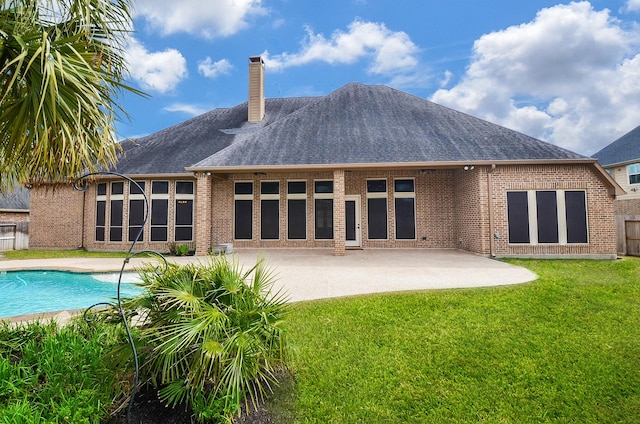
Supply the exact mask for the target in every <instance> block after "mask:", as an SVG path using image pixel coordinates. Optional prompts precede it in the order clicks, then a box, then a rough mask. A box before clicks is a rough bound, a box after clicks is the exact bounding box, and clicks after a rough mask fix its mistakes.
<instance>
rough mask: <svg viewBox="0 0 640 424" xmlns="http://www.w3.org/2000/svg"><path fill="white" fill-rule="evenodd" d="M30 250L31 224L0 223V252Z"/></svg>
mask: <svg viewBox="0 0 640 424" xmlns="http://www.w3.org/2000/svg"><path fill="white" fill-rule="evenodd" d="M28 248H29V222H28V221H21V222H9V223H0V251H4V250H21V249H28Z"/></svg>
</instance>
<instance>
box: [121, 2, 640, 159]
mask: <svg viewBox="0 0 640 424" xmlns="http://www.w3.org/2000/svg"><path fill="white" fill-rule="evenodd" d="M133 4H134V8H135V10H134V32H133V34H132V35H131V39H130V40H129V43H128V46H127V57H128V61H129V69H130V74H131V75H130V78H131V81H130V83H131V84H132V85H134V86H136V87H138V88H141V89H142V90H144V91H146V92H147V93H148V94H150V96H151V97H150V98H146V99H145V98H139V97H136V96H133V95H129V94H125V95H123V97H122V98H121V100H120V102H121V104H122V105H123V106H124V108H125V110H126V111H127V113H128V114H129V116H130V120H128V121H127V120H123V122H120V123H118V125H117V137H118V138H119V139H122V138H131V137H139V136H144V135H147V134H150V133H153V132H156V131H159V130H161V129H163V128H166V127H169V126H171V125H173V124H176V123H178V122H181V121H184V120H186V119H189V118H191V117H193V116H195V115H198V114H200V113H203V112H206V111H208V110H210V109H213V108H217V107H230V106H234V105H237V104H239V103H242V102H245V101H246V99H247V68H248V57H249V56H253V55H262V56H263V57H264V58H265V62H266V74H265V92H266V97H272V98H273V97H294V96H316V95H324V94H327V93H329V92H331V91H333V90H335V89H337V88H339V87H341V86H342V85H344V84H346V83H348V82H352V81H358V82H362V83H365V84H384V85H388V86H391V87H394V88H397V89H399V90H402V91H405V92H408V93H411V94H414V95H416V96H419V97H422V98H425V99H428V100H431V101H435V102H436V103H439V104H442V105H445V106H448V107H451V108H453V109H457V110H460V111H463V112H466V113H469V114H471V115H474V116H477V117H479V118H483V119H486V120H489V121H491V122H495V123H498V124H501V125H504V126H506V127H509V128H512V129H515V130H518V131H521V132H523V133H525V134H528V135H531V136H534V137H537V138H540V139H543V140H546V141H549V142H552V143H554V144H556V145H559V146H562V147H565V148H568V149H571V150H573V151H576V152H578V153H582V154H585V155H591V154H593V153H595V152H596V151H597V150H599V149H600V148H602V147H604V146H605V145H607V144H608V143H610V142H611V141H613V140H614V139H616V138H618V137H619V136H621V135H622V134H624V133H626V132H628V131H630V130H631V129H633V128H635V127H636V126H638V125H640V0H617V1H614V0H608V1H605V0H591V1H590V2H588V1H579V2H564V3H559V2H558V1H543V0H527V1H514V0H483V1H480V0H448V1H440V0H395V1H387V0H323V1H319V0H181V1H175V0H133Z"/></svg>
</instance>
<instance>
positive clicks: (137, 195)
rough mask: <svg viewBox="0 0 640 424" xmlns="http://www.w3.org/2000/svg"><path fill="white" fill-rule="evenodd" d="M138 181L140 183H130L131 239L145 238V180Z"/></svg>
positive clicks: (140, 239) (139, 239)
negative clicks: (143, 231)
mask: <svg viewBox="0 0 640 424" xmlns="http://www.w3.org/2000/svg"><path fill="white" fill-rule="evenodd" d="M136 183H137V184H138V185H135V184H134V183H129V241H134V240H138V241H142V240H143V239H144V234H143V233H142V232H141V231H142V229H143V228H142V226H143V225H144V181H136ZM138 186H139V187H138ZM138 234H140V237H138Z"/></svg>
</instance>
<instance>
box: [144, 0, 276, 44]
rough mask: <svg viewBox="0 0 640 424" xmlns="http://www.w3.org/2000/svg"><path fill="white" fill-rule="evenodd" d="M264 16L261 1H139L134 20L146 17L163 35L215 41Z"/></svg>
mask: <svg viewBox="0 0 640 424" xmlns="http://www.w3.org/2000/svg"><path fill="white" fill-rule="evenodd" d="M265 13H266V10H265V9H264V8H263V7H262V0H181V1H175V0H136V2H135V11H134V17H144V18H145V19H146V20H147V22H149V24H150V25H151V26H152V27H153V28H155V29H158V30H160V31H161V32H162V33H164V34H174V33H178V32H186V33H188V34H196V35H199V36H202V37H205V38H214V37H226V36H229V35H232V34H235V33H236V32H238V31H240V30H242V29H243V28H245V27H247V25H248V23H247V19H248V18H250V17H251V16H255V15H262V14H265Z"/></svg>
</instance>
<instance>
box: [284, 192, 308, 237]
mask: <svg viewBox="0 0 640 424" xmlns="http://www.w3.org/2000/svg"><path fill="white" fill-rule="evenodd" d="M287 238H288V239H289V240H305V239H306V238H307V182H306V181H288V182H287Z"/></svg>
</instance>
